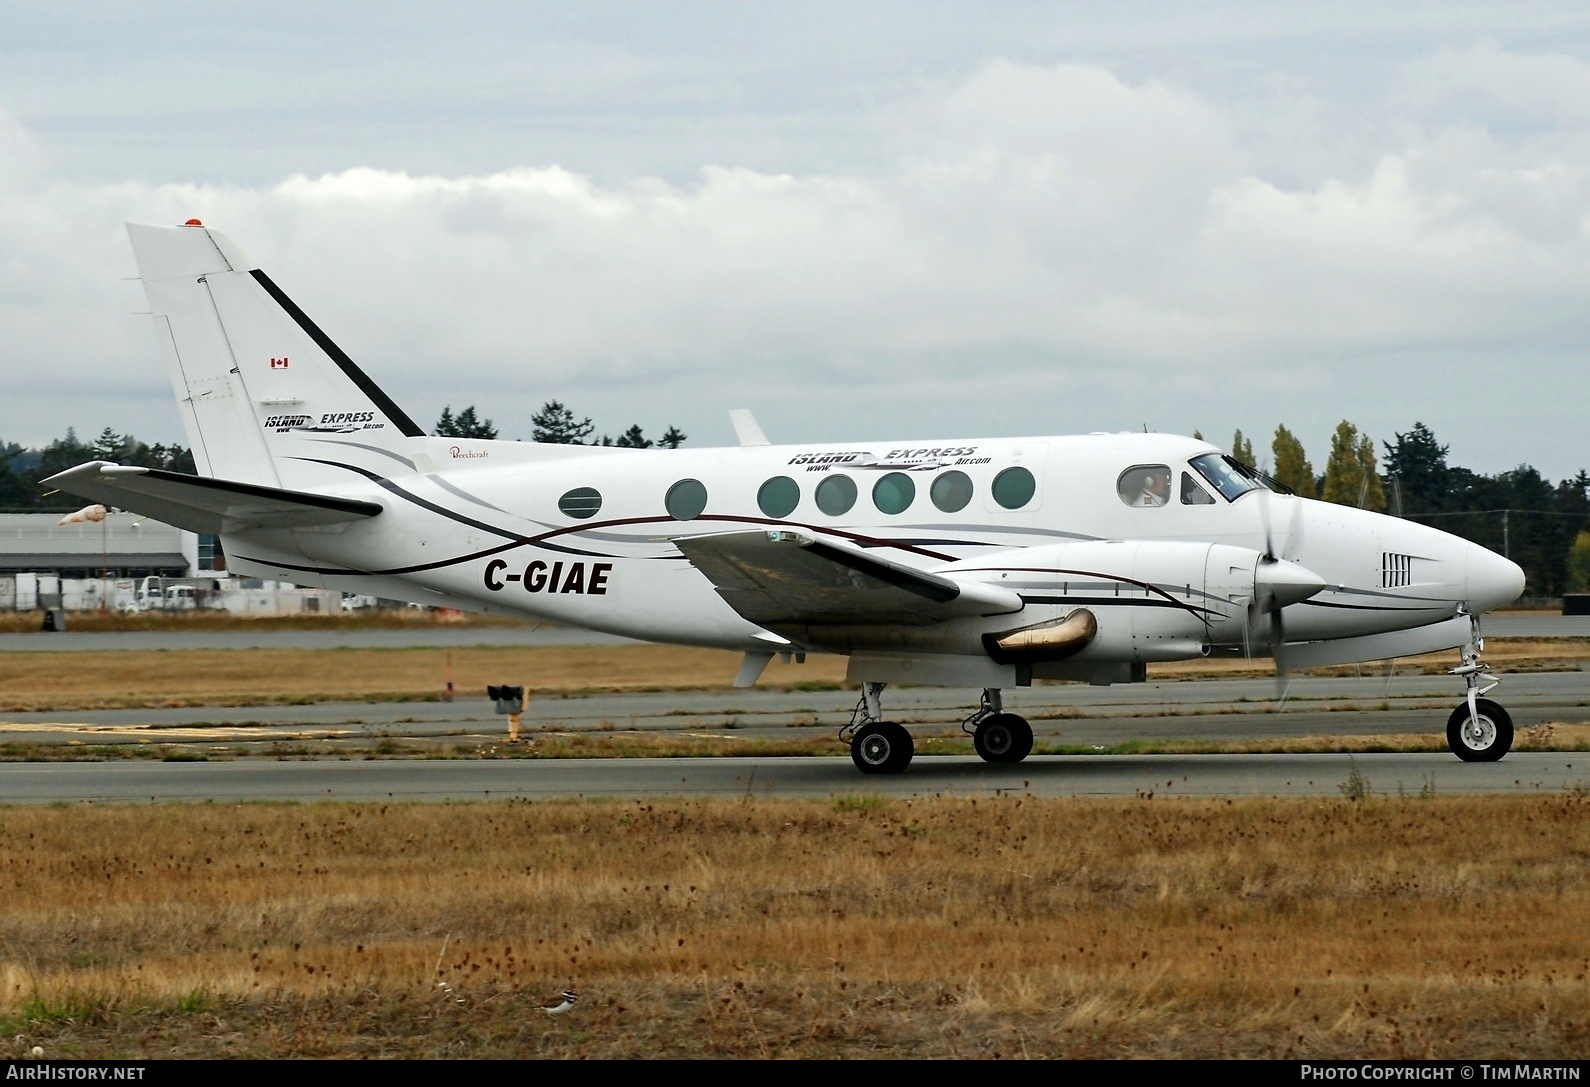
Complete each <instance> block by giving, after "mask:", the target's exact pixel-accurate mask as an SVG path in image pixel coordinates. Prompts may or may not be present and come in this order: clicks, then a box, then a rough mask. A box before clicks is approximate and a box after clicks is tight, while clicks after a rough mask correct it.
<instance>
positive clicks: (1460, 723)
mask: <svg viewBox="0 0 1590 1087" xmlns="http://www.w3.org/2000/svg"><path fill="white" fill-rule="evenodd" d="M1469 622H1470V623H1471V624H1472V627H1471V629H1472V631H1473V633H1472V635H1471V636H1470V638H1469V644H1468V645H1466V646H1464V647H1463V663H1461V664H1459V665H1458V666H1457V667H1456V668H1454V669H1452V671H1451V673H1450V674H1451V675H1454V676H1462V677H1463V682H1464V683H1465V684H1466V685H1467V686H1468V698H1467V699H1465V700H1464V701H1463V702H1460V703H1459V704H1458V707H1457V709H1455V710H1453V711H1452V716H1451V717H1448V718H1447V719H1446V743H1447V746H1448V747H1450V748H1451V749H1452V754H1454V755H1456V756H1457V757H1458V758H1460V759H1462V760H1463V761H1464V762H1495V761H1496V760H1497V759H1499V758H1501V757H1502V756H1503V755H1505V754H1507V752H1508V751H1510V750H1511V749H1512V746H1513V719H1512V718H1511V717H1510V716H1508V714H1507V711H1506V710H1504V709H1502V707H1501V705H1500V704H1499V703H1496V702H1493V701H1491V700H1490V699H1489V698H1481V697H1480V696H1481V695H1484V694H1489V693H1490V691H1491V690H1492V689H1493V688H1494V687H1495V686H1496V685H1497V684H1498V683H1500V682H1501V680H1499V679H1497V678H1496V677H1495V676H1493V675H1491V673H1489V672H1487V671H1485V666H1484V665H1483V664H1481V663H1480V651H1481V650H1483V649H1484V648H1485V639H1484V638H1481V637H1480V624H1479V620H1478V619H1476V618H1474V617H1473V616H1470V617H1469Z"/></svg>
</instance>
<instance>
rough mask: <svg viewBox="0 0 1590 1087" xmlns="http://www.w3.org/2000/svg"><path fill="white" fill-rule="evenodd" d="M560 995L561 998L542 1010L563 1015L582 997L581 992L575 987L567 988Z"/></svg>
mask: <svg viewBox="0 0 1590 1087" xmlns="http://www.w3.org/2000/svg"><path fill="white" fill-rule="evenodd" d="M559 996H560V999H559V1001H558V1002H557V1003H556V1004H552V1005H550V1006H548V1007H544V1008H542V1009H541V1010H542V1011H544V1012H546V1013H547V1014H548V1015H562V1014H563V1013H564V1012H566V1011H568V1010H569V1009H570V1008H572V1007H574V1002H575V1001H576V1000H578V999H580V994H579V993H577V992H575V991H574V990H573V989H565V990H563V992H562V993H560V994H559Z"/></svg>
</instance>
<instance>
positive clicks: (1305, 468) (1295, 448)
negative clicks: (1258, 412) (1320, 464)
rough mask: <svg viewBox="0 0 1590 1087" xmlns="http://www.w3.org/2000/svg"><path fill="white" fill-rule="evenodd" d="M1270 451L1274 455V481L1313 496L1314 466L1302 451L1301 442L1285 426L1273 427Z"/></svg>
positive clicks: (1297, 492)
mask: <svg viewBox="0 0 1590 1087" xmlns="http://www.w3.org/2000/svg"><path fill="white" fill-rule="evenodd" d="M1270 453H1271V454H1272V455H1273V456H1274V457H1275V481H1276V482H1277V483H1281V484H1284V485H1285V486H1287V487H1290V488H1292V491H1293V493H1295V494H1298V495H1301V496H1302V497H1304V498H1313V497H1314V495H1315V491H1314V466H1313V465H1312V464H1310V463H1309V462H1308V457H1307V456H1306V455H1305V454H1304V453H1303V443H1302V442H1300V441H1298V440H1297V437H1296V435H1294V434H1293V433H1292V432H1291V431H1290V430H1288V429H1286V427H1285V426H1278V427H1276V428H1275V440H1274V441H1273V442H1271V443H1270Z"/></svg>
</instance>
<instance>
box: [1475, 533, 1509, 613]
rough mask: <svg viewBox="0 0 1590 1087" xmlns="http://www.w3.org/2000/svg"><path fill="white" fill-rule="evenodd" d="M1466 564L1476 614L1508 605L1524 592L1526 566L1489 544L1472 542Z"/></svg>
mask: <svg viewBox="0 0 1590 1087" xmlns="http://www.w3.org/2000/svg"><path fill="white" fill-rule="evenodd" d="M1463 566H1464V572H1465V573H1466V575H1467V578H1468V584H1467V589H1468V603H1469V610H1470V611H1472V612H1474V613H1475V614H1479V613H1481V612H1487V611H1493V610H1495V609H1496V608H1500V607H1504V606H1505V605H1508V604H1511V603H1512V602H1513V601H1515V600H1517V599H1518V598H1519V597H1520V596H1521V595H1523V592H1524V571H1523V568H1522V567H1520V566H1519V565H1518V563H1516V562H1513V561H1512V560H1510V559H1504V558H1502V556H1500V555H1498V554H1497V553H1496V552H1494V551H1492V550H1490V549H1488V548H1484V547H1481V546H1479V544H1470V545H1469V548H1468V555H1467V556H1466V558H1465V560H1464V563H1463Z"/></svg>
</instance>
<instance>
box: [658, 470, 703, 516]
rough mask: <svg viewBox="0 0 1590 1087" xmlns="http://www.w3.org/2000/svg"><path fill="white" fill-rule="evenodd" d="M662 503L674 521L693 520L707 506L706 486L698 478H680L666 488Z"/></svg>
mask: <svg viewBox="0 0 1590 1087" xmlns="http://www.w3.org/2000/svg"><path fill="white" fill-rule="evenodd" d="M663 505H664V506H666V507H668V516H670V517H672V518H673V519H674V520H675V521H694V520H695V519H696V518H697V517H700V516H701V511H702V510H704V509H706V508H707V488H706V486H705V485H704V484H703V483H702V482H701V481H700V480H699V479H681V480H680V481H679V482H678V483H675V484H674V485H673V486H672V487H669V488H668V496H667V497H666V498H664V499H663Z"/></svg>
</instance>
